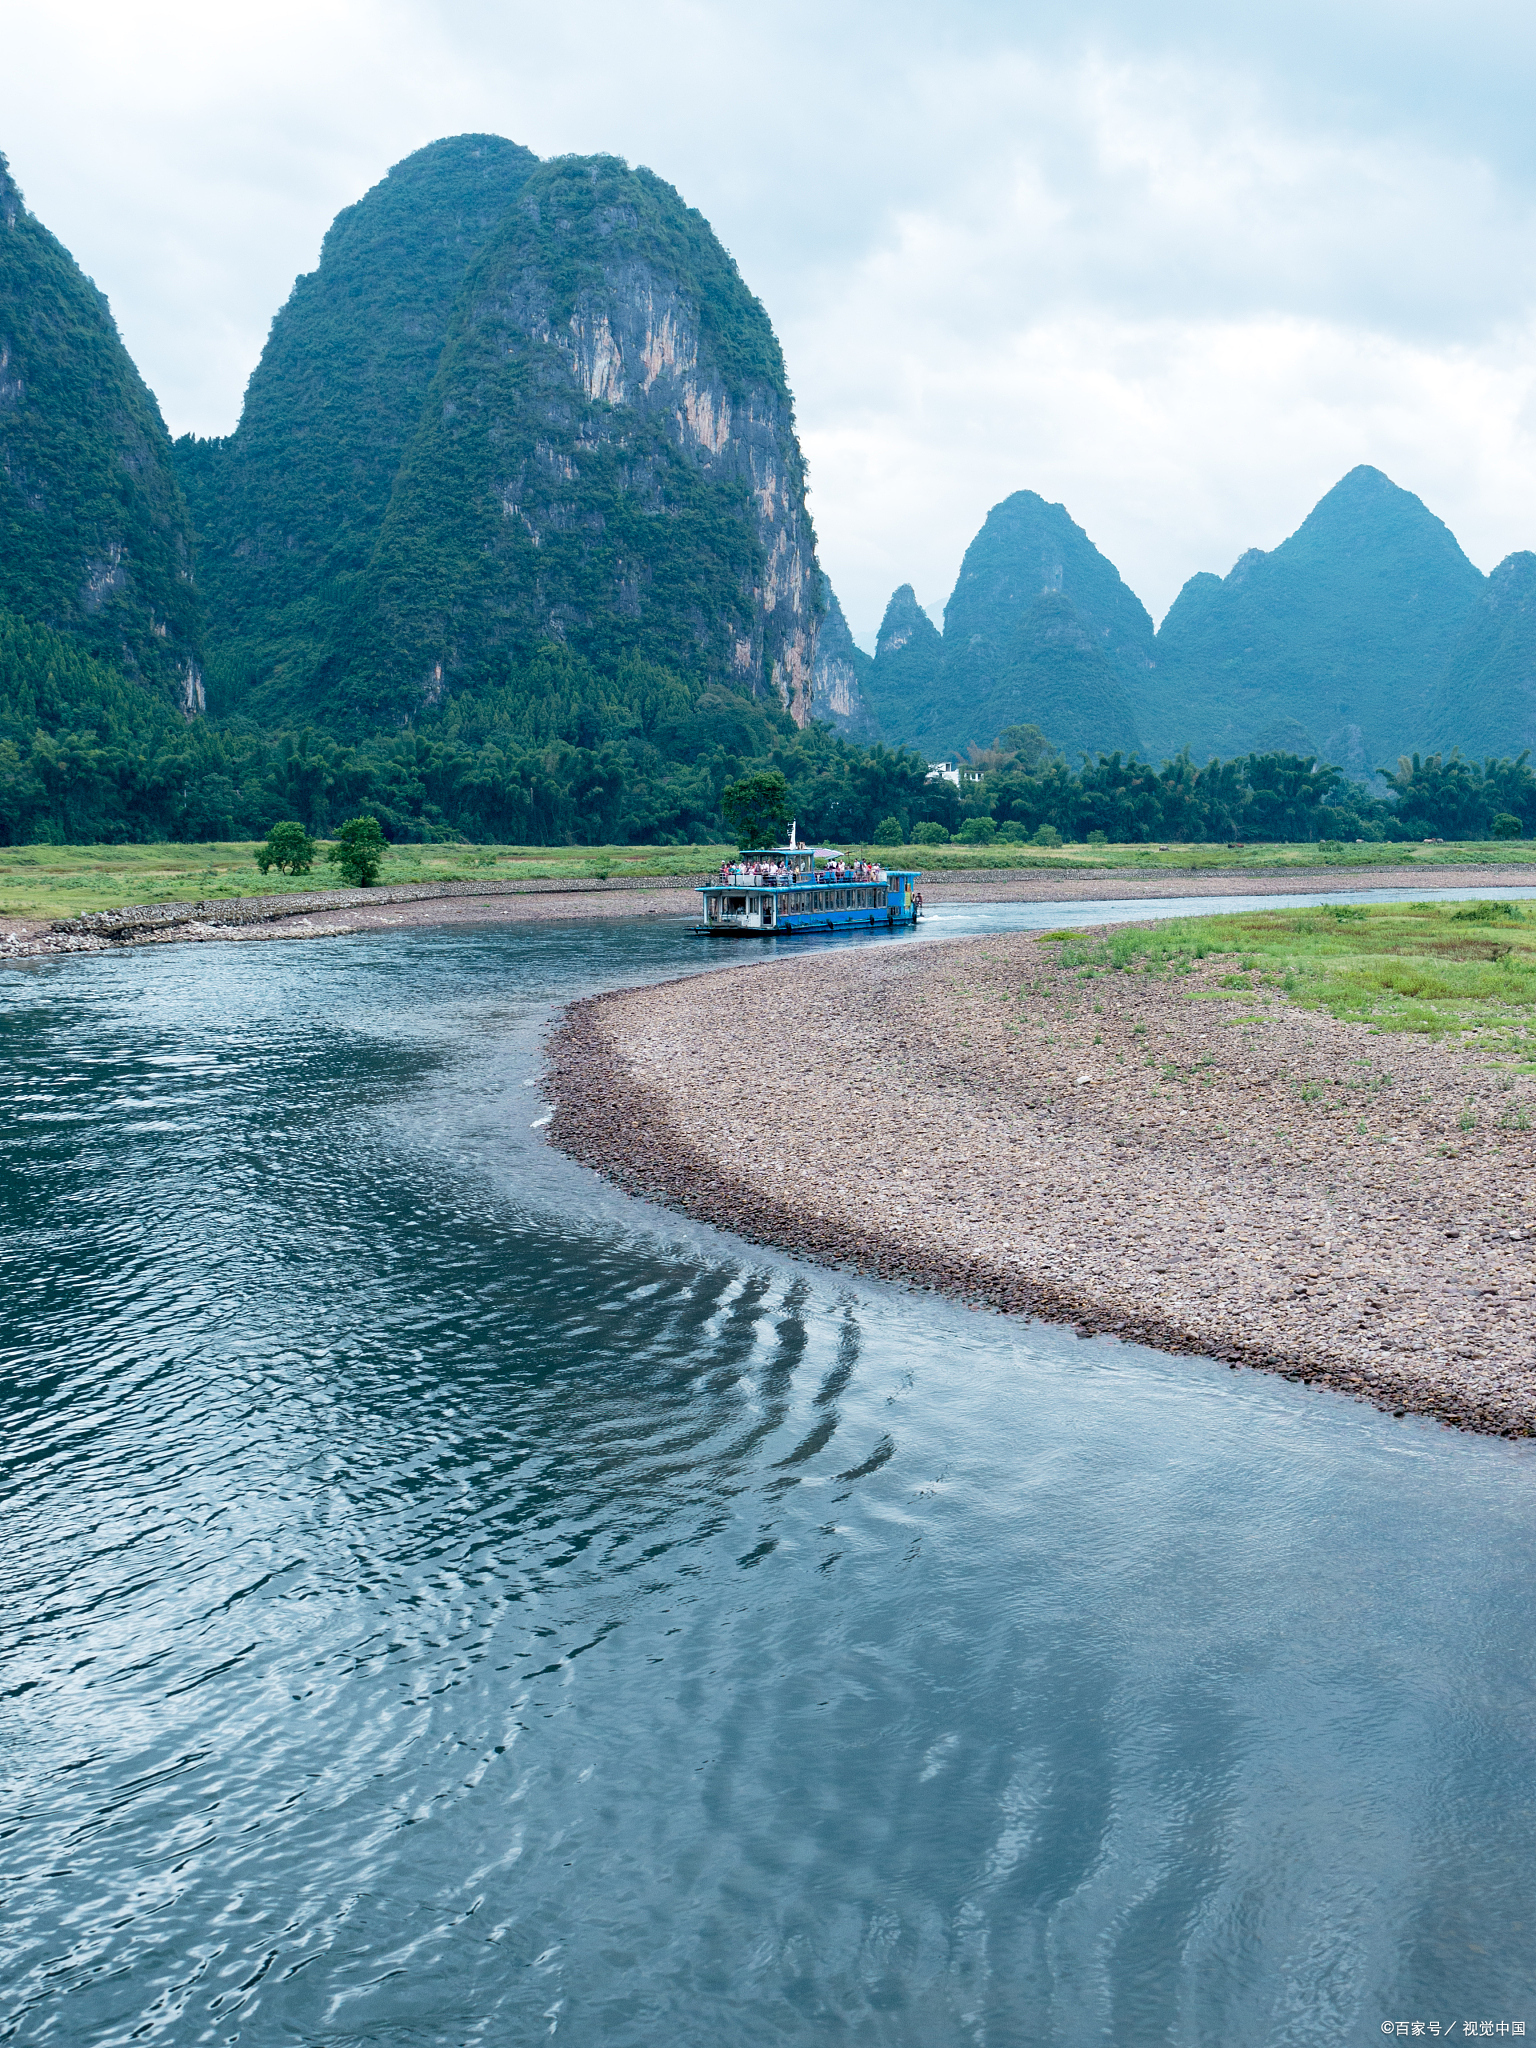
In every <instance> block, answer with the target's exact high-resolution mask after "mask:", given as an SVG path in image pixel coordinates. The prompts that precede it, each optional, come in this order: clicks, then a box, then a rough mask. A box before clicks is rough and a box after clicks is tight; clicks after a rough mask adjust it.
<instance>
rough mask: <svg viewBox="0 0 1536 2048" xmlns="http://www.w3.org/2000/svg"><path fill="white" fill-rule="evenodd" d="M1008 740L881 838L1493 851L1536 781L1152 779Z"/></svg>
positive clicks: (1149, 771)
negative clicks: (1402, 844) (1371, 844)
mask: <svg viewBox="0 0 1536 2048" xmlns="http://www.w3.org/2000/svg"><path fill="white" fill-rule="evenodd" d="M1023 730H1024V734H1025V735H1026V736H1025V737H1024V738H1022V739H1018V740H1016V741H1015V742H1014V743H1013V744H1010V743H1009V739H1008V738H1006V737H1005V739H1004V740H1003V741H1000V742H999V743H998V745H997V746H995V747H994V748H993V749H992V750H991V751H990V752H989V753H987V754H984V755H980V756H978V757H977V759H976V760H975V761H974V762H973V764H972V767H971V770H970V772H969V773H968V774H967V776H966V778H965V780H964V781H962V783H961V785H960V787H959V788H956V787H955V785H954V784H952V783H944V784H937V785H930V786H929V788H928V789H927V790H926V791H925V792H924V796H923V800H922V801H921V803H920V804H919V805H918V806H917V807H916V809H915V811H914V812H913V813H911V814H910V815H903V816H898V817H892V818H890V819H886V820H882V821H881V828H880V829H881V836H882V837H887V836H889V830H888V828H891V827H894V826H896V825H900V826H901V827H902V829H903V832H904V834H910V833H911V832H912V831H913V830H920V823H921V820H923V819H930V818H931V819H934V820H936V821H937V822H938V823H939V824H940V825H942V826H943V827H945V828H946V829H947V830H948V831H949V832H950V833H951V834H953V835H955V836H957V837H966V838H971V839H979V838H985V837H987V836H990V835H989V833H988V828H989V827H990V828H991V833H992V834H995V835H996V836H998V837H1001V838H1006V839H1016V840H1022V839H1034V838H1037V837H1040V838H1043V839H1045V840H1047V841H1048V840H1049V839H1051V838H1053V837H1054V838H1060V839H1063V840H1086V839H1088V838H1089V837H1090V836H1096V835H1098V834H1102V835H1103V836H1104V838H1106V839H1108V840H1112V841H1117V842H1125V841H1136V840H1142V841H1147V840H1159V841H1164V842H1167V841H1178V842H1185V843H1188V842H1196V843H1198V842H1201V841H1229V842H1230V841H1232V840H1243V841H1254V840H1313V841H1316V840H1324V839H1340V840H1344V839H1380V840H1389V839H1396V840H1402V839H1427V838H1436V839H1493V838H1501V837H1511V838H1512V837H1518V836H1520V835H1521V834H1524V833H1536V775H1533V774H1532V772H1531V769H1530V766H1529V762H1528V758H1527V756H1526V755H1525V754H1521V755H1520V756H1519V758H1518V759H1515V760H1509V759H1506V760H1502V761H1485V762H1484V763H1482V765H1481V766H1479V765H1478V764H1477V763H1475V762H1470V761H1463V760H1462V759H1461V758H1460V756H1459V755H1454V754H1453V755H1451V756H1450V757H1449V758H1448V759H1447V758H1445V757H1442V756H1441V755H1438V754H1431V755H1419V754H1415V755H1413V756H1412V757H1411V758H1404V759H1403V760H1401V761H1400V762H1399V763H1398V766H1397V768H1396V769H1395V770H1393V771H1392V772H1390V773H1383V774H1382V775H1381V776H1380V777H1379V785H1380V787H1379V792H1378V793H1373V792H1372V791H1371V790H1369V789H1367V788H1366V787H1365V786H1364V784H1362V783H1358V782H1350V781H1348V780H1346V779H1345V777H1344V775H1343V773H1342V772H1341V771H1340V770H1339V769H1337V768H1334V767H1329V766H1327V765H1325V764H1322V763H1320V762H1318V761H1316V760H1315V759H1310V758H1307V757H1305V756H1302V755H1297V754H1276V753H1269V754H1247V755H1244V756H1242V757H1240V758H1239V759H1237V760H1233V761H1209V762H1207V763H1205V765H1204V766H1200V765H1199V764H1197V763H1196V762H1195V761H1194V760H1193V759H1191V757H1190V755H1189V754H1188V753H1183V754H1180V755H1178V756H1177V757H1176V758H1175V759H1174V760H1171V761H1164V762H1163V763H1162V764H1161V765H1160V766H1156V767H1154V766H1153V765H1152V764H1151V763H1150V762H1147V761H1142V760H1139V759H1138V758H1137V757H1136V756H1135V755H1130V756H1125V755H1121V754H1101V755H1100V756H1099V757H1098V759H1097V760H1088V759H1086V758H1085V759H1084V761H1083V763H1082V765H1081V767H1079V768H1078V769H1076V770H1074V769H1073V768H1071V767H1070V766H1069V765H1068V763H1067V762H1066V761H1065V760H1063V759H1062V758H1061V757H1060V756H1059V755H1053V754H1052V753H1051V752H1050V750H1049V749H1047V748H1045V747H1044V745H1043V743H1040V741H1039V735H1038V733H1033V732H1032V729H1031V728H1024V729H1023Z"/></svg>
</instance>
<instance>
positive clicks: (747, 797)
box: [720, 768, 789, 849]
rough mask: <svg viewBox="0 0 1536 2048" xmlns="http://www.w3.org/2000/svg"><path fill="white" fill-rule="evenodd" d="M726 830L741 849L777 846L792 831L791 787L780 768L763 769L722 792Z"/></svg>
mask: <svg viewBox="0 0 1536 2048" xmlns="http://www.w3.org/2000/svg"><path fill="white" fill-rule="evenodd" d="M720 809H721V812H722V813H723V815H724V817H725V824H726V830H727V831H728V832H729V833H730V834H731V835H732V837H733V838H734V839H735V841H736V844H737V845H738V846H739V847H742V848H743V849H745V848H750V847H755V846H778V845H781V844H782V843H783V839H784V835H785V833H786V832H787V831H788V830H789V784H788V783H787V782H786V781H785V780H784V777H783V774H782V773H781V772H780V770H779V769H777V768H760V769H758V771H757V772H756V774H753V775H743V776H742V777H741V779H740V781H738V782H728V783H727V784H726V785H725V788H724V789H723V790H721V792H720Z"/></svg>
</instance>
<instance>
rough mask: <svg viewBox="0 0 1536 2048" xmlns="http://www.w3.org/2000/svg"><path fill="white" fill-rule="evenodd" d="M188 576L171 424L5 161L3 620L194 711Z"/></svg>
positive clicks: (1, 206)
mask: <svg viewBox="0 0 1536 2048" xmlns="http://www.w3.org/2000/svg"><path fill="white" fill-rule="evenodd" d="M192 567H193V564H192V547H191V540H190V532H189V521H188V517H187V510H186V506H185V504H184V503H183V500H182V495H181V491H180V489H179V487H178V485H177V482H176V477H175V474H174V471H173V468H172V463H171V443H170V437H169V435H168V434H167V433H166V430H165V423H164V421H163V420H162V419H161V417H160V409H159V407H158V406H157V405H156V403H155V401H154V398H153V397H152V396H151V394H150V392H149V391H148V389H147V388H146V386H145V384H144V381H143V379H142V378H141V377H140V376H139V373H138V371H137V370H136V369H135V368H134V366H133V362H132V360H131V359H130V357H129V354H128V351H127V350H126V349H125V348H124V346H123V344H122V340H121V338H120V337H119V335H118V332H117V328H116V326H115V324H114V323H113V319H112V315H111V312H110V310H109V309H108V306H107V302H106V300H105V299H104V298H103V297H102V295H101V293H100V292H99V291H97V289H96V287H95V286H94V285H93V284H92V283H91V281H90V279H89V278H88V277H86V276H85V275H84V274H83V272H82V271H81V270H80V268H79V266H78V264H76V262H75V261H74V259H73V258H72V257H71V256H70V254H69V252H68V251H67V250H66V249H64V248H63V247H62V246H61V245H60V244H59V243H58V242H57V241H56V240H55V239H54V237H53V236H52V235H51V234H49V232H48V230H47V229H46V228H45V227H44V226H43V225H42V223H41V222H40V221H38V220H36V219H35V218H34V217H33V215H32V214H30V213H29V212H28V211H27V208H26V204H25V201H24V200H23V198H22V196H21V193H20V192H19V191H18V190H17V188H16V185H15V183H14V182H13V180H12V178H11V174H10V170H9V168H8V166H7V164H6V161H5V158H4V157H3V156H0V607H4V608H5V609H6V610H8V611H10V612H12V613H14V614H16V615H18V616H20V617H22V618H26V619H31V620H35V621H37V622H39V623H41V624H44V625H47V626H50V627H53V628H54V629H56V630H57V631H59V632H63V633H67V634H69V635H71V636H72V637H73V638H74V639H75V640H76V641H77V642H78V643H79V645H80V646H81V647H82V648H83V649H85V650H86V651H87V652H88V653H90V654H92V655H95V656H97V657H99V658H102V659H105V660H108V661H111V662H113V663H115V664H116V665H117V666H118V667H120V668H123V669H125V670H127V671H128V672H129V673H130V674H131V675H134V676H137V677H140V678H142V679H143V680H144V682H145V683H146V684H148V685H150V686H151V687H154V688H156V689H158V690H159V691H160V692H161V693H162V695H163V696H164V697H165V699H166V701H170V700H171V698H172V697H173V696H174V697H176V698H178V699H179V700H181V701H182V702H184V703H185V704H186V705H187V706H188V707H189V708H191V709H196V708H197V704H198V689H199V678H198V665H199V663H200V661H201V636H202V618H201V610H200V606H199V602H198V595H197V591H196V589H195V587H194V584H193V576H192Z"/></svg>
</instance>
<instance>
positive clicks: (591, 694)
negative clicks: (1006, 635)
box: [0, 613, 1536, 845]
mask: <svg viewBox="0 0 1536 2048" xmlns="http://www.w3.org/2000/svg"><path fill="white" fill-rule="evenodd" d="M757 768H777V769H778V770H779V771H780V772H781V773H782V774H783V775H784V777H785V779H786V781H787V782H788V784H789V789H790V798H791V804H792V807H793V809H794V811H795V815H796V816H797V818H798V819H799V822H800V826H801V829H802V831H803V832H804V833H806V834H808V835H810V836H812V837H815V838H820V839H827V840H848V841H856V842H866V841H870V840H872V839H874V838H876V837H877V836H884V837H887V838H889V837H893V836H899V838H900V839H902V840H906V839H908V838H910V837H911V835H912V834H913V833H914V832H918V833H919V834H920V835H921V836H924V837H928V836H933V837H941V836H943V835H945V834H950V835H954V836H956V837H959V838H962V839H966V840H980V841H986V840H987V839H989V838H992V837H994V836H995V837H999V838H1002V839H1012V840H1016V841H1017V840H1024V839H1033V838H1036V837H1041V838H1043V839H1044V840H1046V841H1047V842H1048V841H1049V840H1050V838H1051V837H1052V836H1053V835H1054V836H1055V837H1057V838H1060V839H1063V840H1086V839H1087V838H1088V837H1089V835H1090V834H1092V833H1102V834H1103V835H1104V836H1105V837H1106V838H1108V839H1111V840H1117V841H1123V840H1133V841H1134V840H1144V841H1147V840H1187V841H1200V840H1223V841H1225V840H1233V839H1243V840H1258V839H1292V840H1295V839H1301V840H1317V839H1330V838H1332V839H1360V838H1365V839H1405V838H1429V837H1434V838H1447V839H1449V838H1474V839H1483V838H1487V837H1489V836H1491V835H1496V834H1498V833H1501V832H1502V833H1513V832H1515V831H1517V830H1518V831H1520V832H1536V776H1533V775H1532V773H1531V771H1530V768H1529V767H1528V766H1527V764H1526V761H1525V757H1524V756H1521V758H1520V759H1519V760H1518V761H1510V760H1504V761H1489V762H1486V763H1484V764H1483V765H1482V766H1478V765H1476V764H1474V763H1470V762H1465V761H1462V760H1461V759H1460V758H1459V757H1457V756H1455V755H1453V756H1451V757H1449V758H1442V757H1441V756H1438V755H1436V756H1430V757H1427V758H1419V757H1415V758H1414V759H1413V760H1411V761H1409V762H1407V763H1405V764H1404V765H1403V766H1402V767H1401V768H1400V769H1399V770H1398V771H1397V772H1396V773H1395V774H1394V775H1392V776H1391V777H1389V778H1387V782H1388V784H1389V786H1388V787H1387V788H1386V789H1385V790H1384V792H1383V794H1382V795H1381V796H1379V797H1373V796H1371V795H1370V794H1368V793H1367V792H1366V791H1365V789H1364V788H1363V787H1362V785H1360V784H1359V783H1355V782H1349V781H1346V780H1345V779H1344V778H1343V777H1342V776H1341V775H1340V773H1339V771H1338V770H1337V769H1336V768H1330V767H1326V766H1320V765H1319V764H1318V763H1316V762H1315V761H1312V760H1308V759H1305V758H1302V757H1299V756H1295V755H1286V754H1254V755H1249V756H1247V757H1245V758H1244V759H1241V760H1237V761H1227V762H1216V761H1213V762H1210V763H1208V764H1206V765H1205V766H1203V767H1202V766H1197V765H1196V764H1195V763H1194V762H1193V761H1192V760H1191V759H1190V758H1189V756H1188V755H1181V756H1180V757H1179V758H1177V759H1176V760H1172V761H1167V762H1164V763H1163V764H1162V766H1161V767H1153V766H1152V765H1150V764H1149V763H1147V762H1145V761H1141V760H1139V759H1138V758H1137V757H1136V756H1135V755H1134V754H1131V755H1127V756H1122V755H1120V754H1111V755H1100V756H1099V757H1098V758H1097V759H1096V760H1089V759H1084V760H1083V761H1082V762H1081V764H1080V765H1079V766H1078V767H1076V768H1074V767H1073V766H1072V765H1071V764H1070V763H1069V762H1067V761H1066V760H1065V759H1064V758H1062V757H1061V756H1060V755H1058V754H1055V753H1053V752H1052V751H1051V749H1050V748H1049V747H1048V746H1046V745H1045V744H1044V743H1043V742H1042V741H1041V738H1040V735H1039V734H1038V732H1036V731H1034V730H1033V729H1031V728H1023V729H1015V730H1014V731H1013V732H1011V733H1010V734H1008V735H1005V736H1004V737H1003V738H1002V739H1001V740H1000V741H999V742H998V743H997V744H996V745H995V746H994V747H993V748H992V749H991V750H990V751H989V752H987V753H985V754H981V755H978V756H977V758H976V760H975V761H974V763H973V765H972V767H971V768H970V770H969V771H968V772H967V774H966V777H965V779H964V781H963V783H962V784H961V786H960V787H958V788H957V787H956V786H955V785H954V784H953V783H950V782H944V781H936V782H930V781H929V780H928V779H927V764H926V763H925V762H924V760H923V759H922V757H921V756H920V755H918V754H915V753H913V752H911V751H894V752H893V751H891V750H889V749H887V748H885V747H883V746H879V745H876V746H873V747H863V746H857V745H854V744H853V743H851V742H850V741H847V740H845V739H842V738H840V737H839V736H838V735H837V734H836V733H834V732H832V731H831V730H830V729H829V728H828V727H826V726H824V725H820V724H813V725H811V726H810V727H808V728H806V729H803V730H802V729H800V728H798V727H796V726H795V725H794V723H793V722H792V720H791V719H790V718H789V716H788V715H787V713H785V712H783V711H782V710H780V709H779V708H777V707H776V706H772V705H771V704H764V703H763V702H761V701H754V700H753V699H752V698H750V697H749V696H747V695H746V694H745V693H742V692H736V691H731V690H729V689H724V688H719V687H715V688H710V689H707V690H705V691H704V692H703V693H702V694H699V695H694V694H692V693H690V691H689V690H688V689H687V688H686V687H685V686H684V685H683V684H682V683H681V682H679V680H678V679H677V678H676V677H675V676H672V675H670V674H669V673H668V672H667V671H666V670H664V669H660V668H656V667H654V666H649V665H647V664H645V663H642V662H640V661H638V660H636V661H632V662H630V663H629V664H628V665H627V666H625V667H623V668H621V669H620V670H619V672H618V674H617V675H616V676H611V677H604V676H603V675H601V674H600V673H599V672H598V671H597V670H596V669H595V668H594V667H593V666H592V665H591V664H590V663H589V662H587V661H585V660H584V659H583V658H582V657H581V656H579V655H575V654H572V653H571V652H570V651H569V650H568V649H566V648H560V647H555V646H548V647H545V648H543V649H541V650H540V651H539V653H538V654H537V655H536V656H535V657H534V659H533V660H532V661H530V662H529V663H528V664H526V665H525V666H524V667H523V668H521V669H518V670H514V669H513V668H512V667H511V666H510V664H507V665H505V666H504V667H503V668H502V670H501V671H500V672H499V674H498V675H497V676H495V677H493V678H491V679H489V680H488V682H487V685H486V687H485V688H484V689H483V690H481V691H479V692H477V693H476V694H475V695H474V696H473V697H465V698H459V699H452V700H450V701H449V703H448V704H447V705H446V706H445V707H444V708H443V709H442V711H441V712H440V713H439V714H438V715H437V716H435V717H432V718H429V719H426V720H424V721H423V722H422V723H421V724H420V725H418V726H417V727H416V728H415V729H414V730H412V731H410V732H408V733H397V734H394V735H379V736H377V737H375V738H373V739H369V740H365V741H361V742H358V743H355V744H352V743H346V742H343V741H340V740H338V739H336V738H335V737H334V736H332V735H328V734H325V733H322V732H319V731H316V730H315V729H313V728H304V729H301V730H296V731H295V730H289V731H271V730H264V729H263V728H261V727H258V726H257V725H255V724H253V723H252V722H251V721H249V720H246V719H241V718H238V717H237V718H231V719H226V720H223V721H221V722H218V723H215V722H213V721H211V720H208V719H187V718H185V717H184V716H182V715H181V714H180V713H179V712H178V711H177V710H176V709H175V708H174V706H173V705H172V704H171V703H169V702H168V701H167V700H166V699H165V698H164V697H162V696H159V695H157V694H154V693H152V692H150V691H147V690H145V689H144V688H143V687H142V686H141V685H140V684H138V683H137V682H134V681H130V680H129V679H127V678H125V677H124V676H122V675H121V674H119V673H118V672H117V671H116V670H114V669H112V668H109V667H107V666H106V665H105V664H103V663H101V662H99V661H97V660H96V659H95V658H94V657H93V656H91V655H89V654H88V653H86V652H85V650H84V649H83V648H81V647H80V645H79V644H78V643H77V642H76V641H73V640H71V639H69V638H66V637H65V636H64V635H62V634H58V633H54V632H51V631H49V629H48V628H46V627H42V626H34V625H29V624H27V623H25V622H24V621H22V620H19V619H16V618H14V617H12V616H10V615H8V614H4V613H0V841H3V842H4V843H5V844H8V845H21V844H27V843H30V842H35V841H52V842H56V843H69V844H79V843H82V842H91V843H94V842H113V841H124V840H155V839H173V840H228V839H248V838H256V837H258V836H259V835H260V834H262V833H264V832H265V831H266V830H267V828H268V827H269V826H270V825H272V824H274V823H276V822H277V821H278V820H279V819H283V818H295V819H297V820H299V821H300V822H301V823H302V824H303V825H305V826H306V827H307V828H308V829H309V830H310V831H311V832H314V833H316V834H324V833H328V832H330V831H332V830H333V829H334V828H335V827H336V826H337V825H338V824H340V823H341V822H342V820H344V819H345V818H348V817H352V816H354V815H356V814H357V813H358V812H360V811H366V812H371V813H372V814H373V815H374V816H376V817H377V818H378V819H379V821H380V823H381V824H382V825H383V827H384V830H385V833H386V835H387V836H388V837H389V838H391V839H397V840H424V839H446V838H459V837H462V838H467V839H472V840H479V841H494V842H497V843H500V844H504V845H510V844H518V845H529V844H533V845H539V844H563V843H575V844H586V845H602V844H613V843H620V842H625V841H631V842H649V843H656V844H672V845H683V844H690V843H694V842H698V841H707V840H716V839H719V838H720V837H721V834H722V831H723V825H722V820H721V810H720V798H721V793H722V791H723V790H724V788H725V786H726V784H727V783H728V782H731V781H733V780H735V779H736V778H737V777H738V776H740V775H741V774H743V773H744V772H746V771H748V770H751V769H757ZM893 828H894V830H893ZM925 828H926V829H925Z"/></svg>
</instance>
